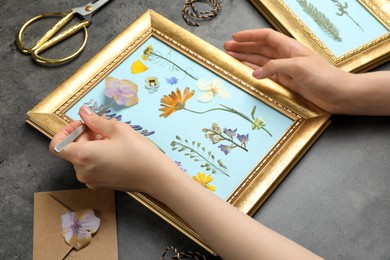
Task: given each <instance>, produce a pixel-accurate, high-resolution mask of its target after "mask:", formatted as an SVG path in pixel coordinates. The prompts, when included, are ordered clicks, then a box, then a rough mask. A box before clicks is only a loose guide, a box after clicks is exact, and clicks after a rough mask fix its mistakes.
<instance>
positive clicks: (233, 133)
mask: <svg viewBox="0 0 390 260" xmlns="http://www.w3.org/2000/svg"><path fill="white" fill-rule="evenodd" d="M223 132H224V133H225V134H226V135H227V136H229V137H230V138H233V137H235V136H236V133H237V128H236V129H234V130H232V129H230V128H229V129H227V128H224V129H223Z"/></svg>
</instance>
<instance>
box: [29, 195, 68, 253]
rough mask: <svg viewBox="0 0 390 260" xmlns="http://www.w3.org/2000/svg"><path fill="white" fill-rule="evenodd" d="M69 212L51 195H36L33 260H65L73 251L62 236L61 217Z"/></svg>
mask: <svg viewBox="0 0 390 260" xmlns="http://www.w3.org/2000/svg"><path fill="white" fill-rule="evenodd" d="M67 211H69V210H68V209H67V208H66V207H64V206H63V205H61V204H60V203H58V201H56V200H55V199H53V198H52V197H51V196H50V194H48V193H35V194H34V242H33V252H34V253H33V259H63V258H64V257H65V256H66V255H67V254H68V253H69V251H70V250H72V247H70V246H69V245H67V244H66V243H65V240H64V238H63V237H62V236H61V232H62V227H61V215H62V214H64V213H65V212H67Z"/></svg>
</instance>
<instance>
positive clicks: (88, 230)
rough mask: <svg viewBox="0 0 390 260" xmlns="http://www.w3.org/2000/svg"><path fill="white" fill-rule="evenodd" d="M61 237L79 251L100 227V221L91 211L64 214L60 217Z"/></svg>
mask: <svg viewBox="0 0 390 260" xmlns="http://www.w3.org/2000/svg"><path fill="white" fill-rule="evenodd" d="M61 220H62V236H63V237H64V238H65V241H66V242H67V243H68V244H69V245H70V246H72V247H74V248H76V249H77V250H78V249H81V248H83V247H85V246H87V245H88V244H89V242H90V241H91V237H92V234H93V233H95V232H96V231H97V230H98V229H99V226H100V219H99V218H98V217H96V216H95V213H94V211H93V210H92V209H85V210H80V211H75V212H66V213H65V214H63V215H62V216H61Z"/></svg>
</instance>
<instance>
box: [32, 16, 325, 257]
mask: <svg viewBox="0 0 390 260" xmlns="http://www.w3.org/2000/svg"><path fill="white" fill-rule="evenodd" d="M251 73H252V70H251V69H250V68H248V67H247V66H245V65H243V64H242V63H240V62H239V61H237V60H235V59H234V58H232V57H230V56H229V55H227V54H226V53H224V52H223V51H221V50H219V49H217V48H216V47H213V46H212V45H210V44H208V43H207V42H205V41H204V40H202V39H200V38H198V37H196V36H195V35H193V34H191V33H190V32H188V31H186V30H184V29H183V28H181V27H179V26H177V25H176V24H174V23H172V22H171V21H169V20H167V19H166V18H164V17H162V16H161V15H159V14H157V13H155V12H154V11H152V10H148V11H147V12H146V13H144V14H143V15H142V16H141V17H140V18H138V19H137V20H136V21H135V22H134V23H133V24H132V25H130V26H129V27H128V28H127V29H126V30H124V31H123V32H122V33H121V34H119V35H118V36H117V37H116V38H115V39H114V40H113V41H111V42H110V43H109V44H107V45H106V46H105V47H104V48H103V49H102V50H101V51H100V52H98V53H97V54H96V55H95V56H94V57H93V58H92V59H91V60H90V61H88V62H87V63H86V64H84V65H83V66H82V67H81V68H80V69H79V70H77V71H76V72H75V73H74V74H73V75H72V76H71V77H69V78H68V79H67V80H66V81H64V82H63V83H62V84H61V85H60V86H58V87H57V88H56V89H55V90H54V91H53V92H52V93H50V94H49V95H48V96H47V97H46V98H44V99H43V100H42V101H41V102H39V103H38V104H37V105H36V106H35V107H34V108H33V109H31V110H30V111H29V112H28V113H27V123H28V124H30V125H32V126H33V127H35V128H36V129H38V130H39V131H41V132H42V133H43V134H45V135H46V136H48V137H49V138H52V137H53V136H54V135H55V134H56V133H57V132H58V131H59V130H60V129H61V128H62V127H63V126H64V125H65V124H66V123H68V122H70V121H72V120H77V119H78V114H77V111H78V109H79V107H80V106H81V105H87V106H89V107H90V108H91V109H93V110H95V111H96V110H99V108H100V107H101V106H103V105H106V104H107V103H110V104H112V105H111V107H110V109H109V111H107V112H106V116H107V117H109V118H113V117H115V118H116V119H117V120H118V121H123V122H125V123H127V124H129V125H130V126H132V127H133V129H135V130H136V131H138V132H139V133H141V134H144V135H146V136H147V137H148V138H150V139H151V140H152V141H153V142H154V143H155V144H156V145H158V146H159V148H160V149H161V150H162V151H163V152H164V153H166V155H167V156H169V157H170V158H171V159H172V160H174V161H176V163H177V164H178V165H179V166H180V167H181V168H182V169H183V171H185V172H186V173H187V174H188V175H190V176H192V177H193V178H194V180H196V181H198V182H200V183H201V184H202V185H204V186H205V188H208V189H210V190H212V191H213V192H215V193H216V195H217V196H219V197H221V198H222V199H224V200H225V201H226V202H227V203H230V204H232V205H233V206H235V207H237V208H238V209H239V210H241V211H242V212H244V213H245V214H248V215H253V214H254V213H255V212H256V211H257V210H258V209H259V207H260V206H261V205H262V204H263V203H264V201H265V200H266V199H267V198H268V197H269V196H270V194H271V193H272V192H273V190H274V189H275V188H276V187H277V186H278V184H279V183H280V182H281V181H282V180H283V179H284V177H285V176H286V175H287V174H288V172H289V171H290V170H291V169H292V167H293V166H294V165H295V164H296V163H297V162H298V160H299V159H300V158H301V157H302V156H303V155H304V153H305V152H306V151H307V150H308V149H309V148H310V146H311V145H312V144H313V143H314V141H315V140H316V139H317V138H318V137H319V136H320V134H321V133H322V131H323V130H324V129H325V128H326V127H327V125H328V124H329V116H330V115H329V113H327V112H325V111H323V110H321V109H319V108H318V107H316V106H314V105H312V104H311V103H309V102H308V101H306V100H305V99H303V98H302V97H300V96H298V95H296V94H294V93H293V92H290V91H289V90H287V89H285V88H284V87H283V86H280V85H278V84H276V83H274V82H272V81H271V80H256V79H255V78H253V77H252V76H251ZM116 91H117V92H116ZM119 92H121V94H118V93H119ZM123 93H125V94H123ZM122 94H123V95H122ZM121 95H122V96H121ZM113 101H115V102H113ZM175 102H181V103H180V106H175V104H176V105H178V103H175ZM201 184H200V185H201ZM129 195H130V196H132V197H133V198H135V199H136V200H137V201H139V202H140V203H142V204H143V205H144V206H145V207H147V208H149V209H150V210H152V211H153V212H155V213H156V214H157V215H158V216H160V217H161V218H163V219H164V220H165V221H167V222H168V223H170V224H171V225H172V226H174V227H175V228H177V229H178V230H180V231H181V232H183V233H184V234H185V235H187V236H188V237H189V238H191V239H192V240H193V241H195V242H196V243H197V244H199V245H200V246H202V247H204V248H205V249H206V250H208V251H209V252H210V253H214V252H213V250H212V248H210V247H209V246H208V245H207V243H206V242H205V241H204V240H203V238H202V237H200V236H199V235H198V234H197V233H196V232H195V231H194V230H192V229H191V227H189V226H188V225H187V224H186V223H185V222H184V221H183V220H181V219H180V218H179V217H178V216H177V215H176V214H175V213H174V212H172V211H171V210H170V209H169V208H167V207H166V206H165V205H162V204H161V203H160V202H158V201H156V200H154V199H153V198H151V197H149V196H147V195H145V194H142V193H138V192H129Z"/></svg>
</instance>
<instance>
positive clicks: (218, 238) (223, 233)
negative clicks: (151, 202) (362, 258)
mask: <svg viewBox="0 0 390 260" xmlns="http://www.w3.org/2000/svg"><path fill="white" fill-rule="evenodd" d="M168 168H170V170H169V173H167V174H165V175H164V176H166V177H167V176H169V177H167V178H165V179H164V180H163V181H162V182H159V185H158V186H159V189H158V190H156V192H153V196H154V197H155V198H156V199H158V200H160V201H161V202H163V203H164V204H166V205H167V206H168V207H169V208H171V209H172V210H173V211H174V212H176V213H177V214H178V215H179V216H180V217H181V218H182V219H184V220H185V221H186V223H188V224H189V225H190V226H191V227H192V228H193V229H194V230H195V231H196V232H197V233H198V234H199V235H200V236H202V237H203V238H204V239H205V240H206V241H207V243H208V244H209V246H210V247H212V248H213V249H214V250H215V251H216V252H217V253H218V254H219V255H220V256H221V257H222V258H223V259H317V258H318V256H316V255H315V254H313V253H312V252H310V251H308V250H307V249H305V248H303V247H302V246H300V245H298V244H296V243H295V242H293V241H291V240H289V239H287V238H285V237H283V236H281V235H280V234H278V233H276V232H274V231H272V230H270V229H268V228H267V227H265V226H264V225H262V224H260V223H258V222H257V221H256V220H254V219H252V218H251V217H249V216H247V215H245V214H244V213H242V212H240V211H239V210H237V209H236V208H235V207H233V206H232V205H230V204H228V203H227V202H225V201H223V200H221V199H220V198H218V197H217V196H215V195H214V194H213V193H212V192H211V191H209V190H207V189H206V188H204V187H202V186H200V185H199V184H198V183H196V182H195V181H193V180H192V179H191V178H190V177H188V176H187V175H186V174H184V173H183V172H181V171H180V169H176V170H175V169H174V168H173V167H167V169H168Z"/></svg>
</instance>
